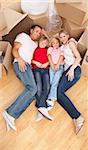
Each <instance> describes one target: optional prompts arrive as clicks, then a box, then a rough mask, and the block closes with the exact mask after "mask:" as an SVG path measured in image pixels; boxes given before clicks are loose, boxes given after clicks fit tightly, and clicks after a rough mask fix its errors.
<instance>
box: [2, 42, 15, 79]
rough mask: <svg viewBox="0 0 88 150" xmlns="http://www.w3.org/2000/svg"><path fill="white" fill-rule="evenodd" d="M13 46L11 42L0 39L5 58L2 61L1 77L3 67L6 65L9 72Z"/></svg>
mask: <svg viewBox="0 0 88 150" xmlns="http://www.w3.org/2000/svg"><path fill="white" fill-rule="evenodd" d="M11 50H12V46H11V44H10V43H9V42H5V41H0V51H1V53H3V59H2V62H1V63H0V77H2V68H3V67H4V68H5V70H6V72H7V73H8V71H9V68H10V66H11V64H12V59H13V57H12V53H11Z"/></svg>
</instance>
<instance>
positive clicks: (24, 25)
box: [2, 16, 33, 46]
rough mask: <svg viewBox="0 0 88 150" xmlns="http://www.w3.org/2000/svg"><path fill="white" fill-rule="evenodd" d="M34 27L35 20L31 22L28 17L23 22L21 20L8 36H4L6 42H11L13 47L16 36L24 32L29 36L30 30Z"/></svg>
mask: <svg viewBox="0 0 88 150" xmlns="http://www.w3.org/2000/svg"><path fill="white" fill-rule="evenodd" d="M32 25H33V20H31V19H30V18H29V17H28V16H26V17H25V18H24V19H23V20H21V21H20V22H19V23H18V24H17V25H16V26H15V27H14V28H13V29H12V30H11V31H10V32H9V34H7V35H4V36H2V39H3V40H4V41H9V42H10V44H11V45H12V46H13V43H14V39H15V38H16V36H17V35H18V34H20V33H22V32H25V33H28V34H29V29H30V27H31V26H32Z"/></svg>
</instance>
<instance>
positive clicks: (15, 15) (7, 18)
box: [0, 8, 27, 36]
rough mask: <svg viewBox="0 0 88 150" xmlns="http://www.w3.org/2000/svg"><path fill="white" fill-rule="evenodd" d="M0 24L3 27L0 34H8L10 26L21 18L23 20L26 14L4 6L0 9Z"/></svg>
mask: <svg viewBox="0 0 88 150" xmlns="http://www.w3.org/2000/svg"><path fill="white" fill-rule="evenodd" d="M0 16H1V18H0V24H1V25H0V26H1V27H3V28H2V29H1V30H0V35H1V36H3V35H6V34H8V33H9V32H10V31H11V30H12V28H14V27H15V26H16V25H17V24H18V23H19V22H20V21H21V20H23V19H24V18H25V17H26V16H27V14H22V13H19V12H16V11H15V10H12V9H10V8H5V9H3V10H2V11H1V15H0Z"/></svg>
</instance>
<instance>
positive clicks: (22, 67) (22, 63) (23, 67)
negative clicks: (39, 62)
mask: <svg viewBox="0 0 88 150" xmlns="http://www.w3.org/2000/svg"><path fill="white" fill-rule="evenodd" d="M20 46H21V43H19V42H15V43H14V46H13V48H12V54H13V56H14V58H16V59H17V61H18V65H19V69H20V71H22V72H24V71H25V70H26V64H27V62H25V61H24V60H23V59H22V57H21V56H20V55H19V53H18V50H19V48H20Z"/></svg>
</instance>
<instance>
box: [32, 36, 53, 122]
mask: <svg viewBox="0 0 88 150" xmlns="http://www.w3.org/2000/svg"><path fill="white" fill-rule="evenodd" d="M47 46H48V39H47V38H46V37H42V38H41V39H40V41H39V47H38V48H37V49H36V50H35V52H34V55H33V60H32V67H33V72H34V77H35V80H36V84H37V94H36V105H37V107H38V111H39V112H40V113H41V114H42V115H43V116H45V117H47V118H48V119H50V120H52V117H51V116H50V115H49V114H48V110H47V104H46V99H47V96H48V93H49V88H50V84H49V73H48V68H49V61H48V57H47ZM40 113H38V117H37V120H36V121H39V120H41V119H42V115H41V114H40Z"/></svg>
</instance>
